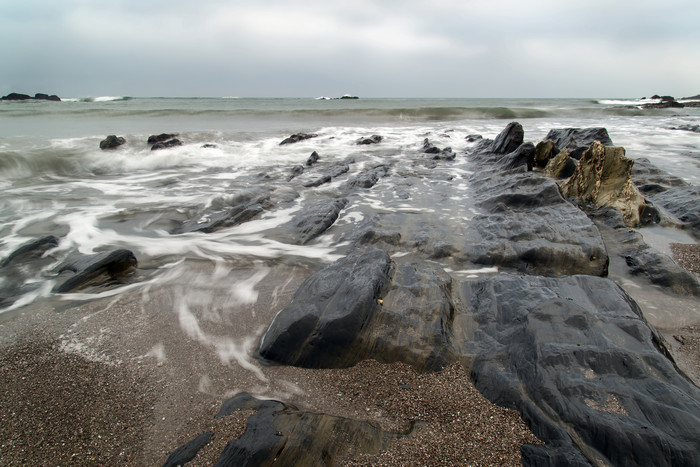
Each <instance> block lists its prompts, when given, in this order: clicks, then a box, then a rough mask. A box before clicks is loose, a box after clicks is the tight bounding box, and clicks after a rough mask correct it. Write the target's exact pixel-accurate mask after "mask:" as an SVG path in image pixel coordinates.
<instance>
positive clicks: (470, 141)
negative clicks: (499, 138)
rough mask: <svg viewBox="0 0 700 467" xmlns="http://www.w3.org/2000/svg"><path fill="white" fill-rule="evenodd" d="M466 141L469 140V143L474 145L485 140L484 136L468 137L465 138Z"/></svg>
mask: <svg viewBox="0 0 700 467" xmlns="http://www.w3.org/2000/svg"><path fill="white" fill-rule="evenodd" d="M464 139H465V140H467V143H474V142H476V141H480V140H481V139H483V136H481V135H467V136H465V137H464Z"/></svg>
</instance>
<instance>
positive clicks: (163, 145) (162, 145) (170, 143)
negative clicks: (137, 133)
mask: <svg viewBox="0 0 700 467" xmlns="http://www.w3.org/2000/svg"><path fill="white" fill-rule="evenodd" d="M177 146H182V141H180V140H179V139H177V138H175V139H169V140H167V141H162V142H158V143H156V144H154V145H153V146H151V151H157V150H159V149H168V148H174V147H177Z"/></svg>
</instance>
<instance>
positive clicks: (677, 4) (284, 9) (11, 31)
mask: <svg viewBox="0 0 700 467" xmlns="http://www.w3.org/2000/svg"><path fill="white" fill-rule="evenodd" d="M0 43H1V44H2V61H1V62H0V92H1V93H2V94H3V95H4V94H7V93H9V92H12V91H17V92H24V93H31V94H33V93H35V92H48V93H52V94H58V95H59V96H64V97H82V96H105V95H116V96H123V95H128V96H213V97H216V96H240V97H253V96H258V97H266V96H271V97H277V96H280V97H281V96H289V97H297V96H300V97H301V96H308V97H315V96H322V95H323V96H339V95H342V94H345V93H351V94H356V95H359V96H363V97H642V96H649V95H651V94H654V93H660V94H671V95H674V96H676V97H682V96H688V95H694V94H698V93H700V6H698V3H697V0H688V1H686V0H662V1H656V0H654V1H652V0H634V1H627V0H605V1H602V0H574V1H568V0H531V1H528V0H424V1H417V0H401V1H399V0H383V1H379V0H353V1H350V0H307V1H299V0H254V1H253V0H238V1H237V0H227V1H224V0H196V1H194V0H192V1H185V0H167V1H166V0H110V1H96V0H0Z"/></svg>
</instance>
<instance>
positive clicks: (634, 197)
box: [560, 141, 645, 227]
mask: <svg viewBox="0 0 700 467" xmlns="http://www.w3.org/2000/svg"><path fill="white" fill-rule="evenodd" d="M633 164H634V160H632V159H628V158H626V157H625V150H624V148H621V147H614V146H603V144H602V143H600V142H599V141H595V142H594V143H593V144H591V146H590V148H589V149H588V150H586V152H584V153H583V156H582V157H581V161H580V162H579V164H578V166H577V167H576V170H575V171H574V174H573V175H572V176H571V178H569V179H567V180H566V181H563V182H562V183H561V184H560V187H561V190H562V194H563V195H564V196H566V197H569V196H571V197H576V198H578V199H580V200H582V201H584V202H590V203H593V204H594V205H595V206H596V207H603V206H611V207H615V208H617V209H619V210H620V211H622V215H623V217H624V219H625V223H626V224H627V225H628V226H630V227H635V226H638V225H640V214H641V213H642V210H643V209H644V206H645V201H644V197H643V196H642V195H641V193H639V190H637V187H636V186H635V185H634V183H632V179H631V172H632V165H633Z"/></svg>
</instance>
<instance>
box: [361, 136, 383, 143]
mask: <svg viewBox="0 0 700 467" xmlns="http://www.w3.org/2000/svg"><path fill="white" fill-rule="evenodd" d="M383 139H384V137H383V136H381V135H372V136H369V137H366V138H360V139H358V140H357V141H356V142H355V144H358V145H363V144H378V143H381V142H382V140H383Z"/></svg>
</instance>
